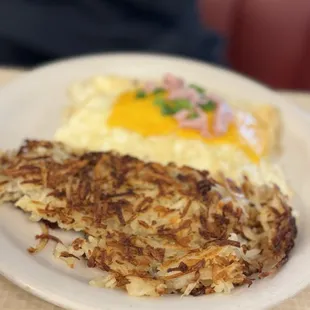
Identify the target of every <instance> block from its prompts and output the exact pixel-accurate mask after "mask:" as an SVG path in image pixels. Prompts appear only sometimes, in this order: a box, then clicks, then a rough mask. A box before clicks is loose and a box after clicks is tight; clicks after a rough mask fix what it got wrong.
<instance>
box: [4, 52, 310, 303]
mask: <svg viewBox="0 0 310 310" xmlns="http://www.w3.org/2000/svg"><path fill="white" fill-rule="evenodd" d="M128 56H134V57H146V58H156V59H159V58H164V59H167V60H179V61H186V62H192V63H193V64H201V65H202V66H206V65H207V66H210V67H213V68H214V69H216V70H220V71H222V72H223V73H224V74H227V73H228V74H229V75H231V76H234V77H236V78H238V79H242V81H245V82H251V83H252V84H255V85H256V86H259V87H261V88H262V90H264V91H268V92H271V93H272V95H273V96H276V97H277V98H278V101H281V104H283V105H284V107H283V109H291V110H292V111H294V113H296V115H298V117H300V118H302V119H304V120H305V121H306V122H307V123H308V125H309V126H310V114H309V113H304V112H303V110H302V109H300V108H299V107H297V106H294V105H292V104H291V103H290V102H289V101H288V100H287V99H285V97H284V96H282V95H281V94H279V93H277V92H276V91H275V90H273V89H271V88H270V87H268V86H266V85H264V84H263V83H260V82H257V81H256V80H254V79H251V78H248V77H247V76H245V75H243V74H240V73H236V72H233V71H231V70H229V69H226V68H224V67H220V66H215V65H212V64H209V63H205V62H202V61H197V60H195V59H192V58H185V57H180V56H173V55H166V54H153V53H136V52H130V53H98V54H91V55H82V56H78V57H69V58H65V59H62V60H58V61H52V62H48V63H46V64H44V65H43V66H37V67H35V68H33V69H32V70H30V71H26V72H24V73H22V74H21V75H20V76H17V77H16V78H14V79H13V80H12V81H10V82H8V83H6V84H5V85H4V86H2V87H1V88H0V101H1V99H2V96H3V95H5V92H6V91H7V90H9V89H11V88H14V87H16V85H17V86H18V85H19V83H23V82H24V80H25V81H27V79H31V78H32V77H33V76H35V75H36V74H37V73H39V72H42V71H43V72H44V71H45V70H47V71H48V70H49V69H51V68H57V67H58V66H59V67H61V66H63V65H66V64H68V63H69V64H71V65H73V64H74V63H75V62H77V63H78V62H80V61H86V62H87V61H92V60H96V59H102V58H107V57H112V58H115V57H128ZM0 104H1V102H0ZM4 265H5V264H4ZM3 267H5V266H3V261H2V260H1V259H0V273H1V274H2V275H3V276H4V277H5V278H7V279H8V280H9V281H11V282H13V283H14V284H16V285H17V286H19V287H21V288H22V289H24V290H26V291H27V292H29V293H31V294H33V295H35V296H37V297H39V298H41V299H44V300H46V301H48V302H50V303H52V304H55V305H58V306H60V307H66V308H68V301H69V300H68V298H63V296H61V299H62V300H63V301H62V302H57V300H55V299H53V298H51V297H50V293H49V292H48V291H44V289H43V290H41V289H39V288H36V287H33V285H29V284H27V283H25V281H24V280H22V279H20V278H18V277H15V276H14V274H13V273H11V274H10V272H6V270H9V269H10V268H7V269H6V268H3ZM27 282H29V279H28V281H27ZM30 282H31V281H30ZM309 283H310V279H307V280H306V279H304V280H303V281H301V282H300V285H299V288H297V289H294V290H293V292H292V293H291V292H290V294H287V295H286V297H285V298H283V299H281V300H277V301H273V303H269V304H268V305H267V304H266V307H270V306H274V305H276V304H278V303H280V302H283V301H284V300H286V299H288V298H290V297H292V296H294V295H296V294H297V293H298V292H300V291H301V290H302V289H304V288H305V287H306V286H307V285H308V284H309ZM30 286H32V287H30ZM64 299H66V300H67V301H65V300H64ZM69 308H70V309H86V308H85V306H83V305H82V308H79V307H76V305H74V302H73V303H71V306H70V305H69ZM116 308H119V309H121V308H123V307H116ZM89 309H93V308H89ZM257 309H261V307H258V308H257Z"/></svg>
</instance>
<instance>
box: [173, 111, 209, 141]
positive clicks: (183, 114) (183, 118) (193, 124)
mask: <svg viewBox="0 0 310 310" xmlns="http://www.w3.org/2000/svg"><path fill="white" fill-rule="evenodd" d="M195 112H196V113H197V114H198V116H197V117H196V118H193V119H188V116H189V112H188V111H187V110H182V111H180V112H178V113H177V114H176V115H175V118H176V119H177V120H178V122H179V126H180V127H181V128H191V129H196V130H199V132H200V133H201V135H202V136H203V137H210V136H211V135H210V132H209V130H208V118H207V115H206V114H205V113H204V112H203V111H202V110H201V109H199V108H196V109H195Z"/></svg>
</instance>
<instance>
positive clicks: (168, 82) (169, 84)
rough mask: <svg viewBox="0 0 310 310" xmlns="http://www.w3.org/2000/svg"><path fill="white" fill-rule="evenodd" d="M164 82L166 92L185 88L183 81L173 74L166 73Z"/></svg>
mask: <svg viewBox="0 0 310 310" xmlns="http://www.w3.org/2000/svg"><path fill="white" fill-rule="evenodd" d="M163 82H164V85H163V87H164V88H165V89H166V90H170V91H171V90H173V89H178V88H183V87H184V85H185V83H184V80H183V79H181V78H178V77H176V76H174V75H173V74H171V73H166V74H165V75H164V79H163Z"/></svg>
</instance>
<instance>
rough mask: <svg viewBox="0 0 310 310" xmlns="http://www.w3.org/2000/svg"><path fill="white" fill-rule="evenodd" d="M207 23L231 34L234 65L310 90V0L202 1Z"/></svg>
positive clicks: (276, 82)
mask: <svg viewBox="0 0 310 310" xmlns="http://www.w3.org/2000/svg"><path fill="white" fill-rule="evenodd" d="M199 7H200V12H201V17H202V19H203V21H204V25H206V26H207V25H208V26H209V27H212V28H214V29H216V30H217V31H218V32H219V33H220V34H222V35H223V36H225V38H227V50H226V52H227V55H228V59H229V63H230V64H231V66H232V68H234V69H235V70H236V71H239V72H242V73H244V74H247V75H249V76H251V77H254V78H255V79H257V80H260V81H262V82H264V83H266V84H268V85H270V86H272V87H275V88H283V89H284V88H286V89H299V90H300V89H307V90H309V89H310V1H309V0H222V1H218V0H199Z"/></svg>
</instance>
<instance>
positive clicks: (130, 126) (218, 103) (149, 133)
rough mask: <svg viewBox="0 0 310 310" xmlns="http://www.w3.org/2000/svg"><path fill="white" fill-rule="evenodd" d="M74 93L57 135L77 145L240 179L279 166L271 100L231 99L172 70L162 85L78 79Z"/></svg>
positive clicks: (276, 120) (277, 130) (277, 119)
mask: <svg viewBox="0 0 310 310" xmlns="http://www.w3.org/2000/svg"><path fill="white" fill-rule="evenodd" d="M69 94H70V98H71V99H70V101H71V103H70V106H69V109H70V110H69V113H67V117H66V120H65V122H64V123H63V125H62V126H61V127H60V128H59V129H58V130H57V132H56V134H55V139H56V140H58V141H61V142H63V143H66V144H68V145H70V146H72V147H75V148H85V149H87V150H92V151H109V150H115V151H118V152H120V153H121V154H129V155H132V156H135V157H137V158H139V159H142V160H146V161H155V162H159V163H162V164H167V163H169V162H174V163H176V164H177V165H188V166H191V167H194V168H197V169H207V170H210V171H211V172H217V171H223V172H224V173H225V175H226V176H229V177H231V178H234V179H238V178H239V179H240V178H242V175H243V172H244V171H247V169H252V170H254V171H251V174H255V175H256V176H255V178H256V179H259V172H258V170H259V169H260V168H261V167H260V166H264V167H263V169H265V170H268V171H269V170H272V169H273V168H271V167H269V161H268V158H269V157H270V156H272V154H274V153H276V152H277V150H278V149H279V133H280V117H279V114H278V111H277V109H276V108H275V107H273V106H272V105H269V104H259V105H254V104H246V105H245V104H240V103H234V104H228V103H226V102H225V100H223V99H221V98H219V97H218V96H215V95H214V94H212V93H211V92H209V91H208V90H207V89H205V88H203V87H201V86H200V85H195V84H189V83H186V82H185V81H184V80H182V79H180V78H178V77H175V76H173V75H172V74H166V75H165V76H164V77H163V78H162V80H161V81H158V82H152V81H137V80H134V79H129V78H120V77H96V78H92V79H90V80H87V81H82V82H80V83H76V84H74V85H73V86H72V87H71V88H70V91H69ZM266 158H267V161H266V160H265V159H266ZM253 163H255V164H256V165H253ZM255 167H259V169H256V168H255ZM271 174H273V175H276V174H275V173H273V172H272V173H271ZM256 179H255V181H258V180H256ZM279 179H281V177H279V178H277V179H273V180H272V181H273V182H275V183H279ZM265 181H268V180H262V183H264V182H265ZM279 186H280V187H281V188H282V186H281V185H280V184H279Z"/></svg>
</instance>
